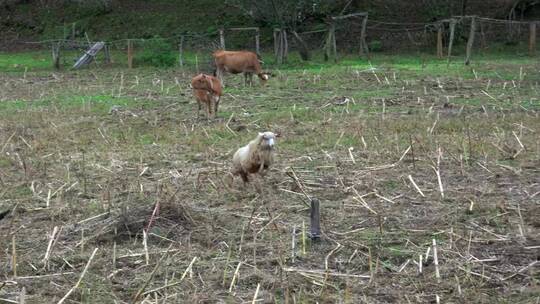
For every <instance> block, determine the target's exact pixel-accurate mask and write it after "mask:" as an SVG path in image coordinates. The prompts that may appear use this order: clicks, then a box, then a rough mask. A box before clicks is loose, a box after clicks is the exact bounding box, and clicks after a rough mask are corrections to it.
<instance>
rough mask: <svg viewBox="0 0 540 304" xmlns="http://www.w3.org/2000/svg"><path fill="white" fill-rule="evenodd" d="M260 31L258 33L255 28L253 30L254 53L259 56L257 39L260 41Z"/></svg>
mask: <svg viewBox="0 0 540 304" xmlns="http://www.w3.org/2000/svg"><path fill="white" fill-rule="evenodd" d="M260 35H261V33H260V31H259V28H257V29H256V30H255V53H257V54H258V55H260V49H259V39H260Z"/></svg>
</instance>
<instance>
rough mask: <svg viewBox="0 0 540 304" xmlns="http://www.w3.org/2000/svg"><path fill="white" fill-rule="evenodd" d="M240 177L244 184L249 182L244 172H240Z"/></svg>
mask: <svg viewBox="0 0 540 304" xmlns="http://www.w3.org/2000/svg"><path fill="white" fill-rule="evenodd" d="M240 177H241V178H242V181H244V184H247V183H249V179H248V175H247V173H246V172H240Z"/></svg>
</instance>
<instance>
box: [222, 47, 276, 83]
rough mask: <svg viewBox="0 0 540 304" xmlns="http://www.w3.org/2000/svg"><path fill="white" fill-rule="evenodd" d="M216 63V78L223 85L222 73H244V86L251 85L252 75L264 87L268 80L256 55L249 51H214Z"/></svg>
mask: <svg viewBox="0 0 540 304" xmlns="http://www.w3.org/2000/svg"><path fill="white" fill-rule="evenodd" d="M212 55H213V56H214V61H215V63H216V76H217V77H218V78H219V80H221V82H222V83H223V73H224V72H229V73H232V74H240V73H244V84H245V85H246V84H247V83H248V82H249V85H250V86H251V85H252V84H253V79H252V78H253V74H254V73H255V74H257V76H259V78H260V79H261V83H262V84H263V85H264V84H265V83H266V80H268V75H269V74H268V73H264V72H263V71H262V68H261V63H260V62H259V58H258V57H257V54H255V53H253V52H249V51H222V50H219V51H215V52H214V53H213V54H212Z"/></svg>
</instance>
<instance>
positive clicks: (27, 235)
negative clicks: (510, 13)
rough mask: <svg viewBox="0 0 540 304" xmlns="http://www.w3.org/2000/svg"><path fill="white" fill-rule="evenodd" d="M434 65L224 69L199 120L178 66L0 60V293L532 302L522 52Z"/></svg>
mask: <svg viewBox="0 0 540 304" xmlns="http://www.w3.org/2000/svg"><path fill="white" fill-rule="evenodd" d="M445 66H446V65H440V66H439V67H436V68H434V70H438V71H439V72H438V73H430V72H429V71H423V70H420V69H408V68H403V67H401V68H400V67H397V66H392V65H387V66H384V65H381V66H380V67H378V68H377V69H376V70H367V69H365V68H364V67H358V68H356V67H354V66H349V67H346V66H339V67H334V68H325V69H316V70H281V71H278V70H275V71H274V74H275V75H276V77H275V78H273V79H271V81H270V84H269V85H268V86H267V87H264V88H261V87H260V86H259V85H258V84H256V85H255V86H254V87H252V88H249V87H243V86H242V85H241V84H240V78H241V77H234V76H228V77H227V78H226V80H227V88H226V90H225V95H224V97H223V100H222V103H221V112H220V113H219V115H218V116H219V118H218V119H217V120H216V121H206V120H197V119H196V117H195V113H196V112H195V111H196V105H195V104H194V103H193V101H192V97H191V93H190V90H189V88H188V87H187V85H188V83H189V79H190V77H191V76H192V74H193V72H190V71H181V70H168V71H160V70H149V69H135V70H121V69H104V70H100V69H94V68H93V69H91V70H85V71H80V72H71V71H66V72H54V73H53V72H36V73H30V72H29V73H25V74H22V73H14V74H6V75H0V83H1V90H0V109H1V111H0V152H1V153H0V213H2V218H1V219H0V240H1V242H0V246H1V249H2V251H1V252H2V254H1V255H0V299H1V300H0V302H1V301H5V302H6V303H23V301H21V298H23V299H24V300H25V302H24V303H55V302H57V301H59V300H60V299H61V298H63V297H64V296H65V295H66V294H67V293H68V292H71V293H70V294H69V295H68V297H67V299H66V300H65V302H64V303H244V302H247V303H315V302H318V303H390V302H393V303H439V302H440V303H508V302H513V303H538V302H539V299H540V287H539V280H540V271H539V269H540V268H539V266H540V264H539V262H538V260H539V257H540V217H539V216H540V139H539V138H540V118H539V109H540V107H539V101H538V96H539V94H538V90H539V87H538V81H539V78H538V76H537V75H538V70H539V69H538V68H539V67H538V65H537V64H536V63H532V64H529V65H525V66H522V65H517V64H501V63H481V64H478V66H476V67H475V69H476V70H470V69H469V70H465V69H462V68H461V67H459V68H457V67H455V66H453V65H452V66H451V67H450V68H448V70H445ZM266 130H272V131H279V132H281V134H282V137H281V138H280V139H279V140H278V142H277V145H278V146H277V147H278V148H277V151H276V153H277V155H276V158H277V161H276V164H275V166H274V167H272V170H271V172H269V174H268V175H267V176H266V177H264V178H263V179H256V180H255V181H254V183H256V184H259V185H262V189H263V190H262V191H261V192H258V191H256V189H255V187H254V186H253V185H247V186H243V185H242V183H241V182H240V181H239V180H238V179H237V180H235V181H234V183H233V185H232V186H231V187H229V186H228V184H227V180H228V175H227V172H228V168H229V166H230V160H231V158H232V154H233V153H234V151H235V150H236V149H237V148H238V147H240V146H242V145H244V144H245V143H247V142H248V141H249V140H250V139H252V138H253V137H254V136H255V135H256V133H257V132H259V131H266ZM306 195H307V196H312V197H316V198H318V199H319V200H320V202H321V217H322V231H323V236H322V239H321V240H320V241H319V242H312V241H311V240H310V239H309V238H308V237H304V236H305V235H306V234H307V232H306V230H307V231H309V208H308V207H307V204H308V199H307V198H306ZM154 212H155V214H154V216H153V215H152V214H153V213H154ZM148 227H149V229H148V230H147V232H143V231H145V229H147V228H148ZM434 244H436V246H434ZM435 257H436V258H435ZM81 277H82V279H81V281H80V283H79V282H77V281H78V280H79V278H81ZM73 287H76V288H73ZM72 288H73V289H72Z"/></svg>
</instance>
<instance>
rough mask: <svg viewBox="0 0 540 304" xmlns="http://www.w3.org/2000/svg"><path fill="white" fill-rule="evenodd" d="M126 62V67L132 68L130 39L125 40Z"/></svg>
mask: <svg viewBox="0 0 540 304" xmlns="http://www.w3.org/2000/svg"><path fill="white" fill-rule="evenodd" d="M127 57H128V58H127V61H128V62H127V63H128V68H130V69H131V68H133V42H132V41H131V39H128V40H127Z"/></svg>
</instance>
